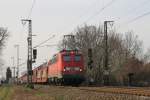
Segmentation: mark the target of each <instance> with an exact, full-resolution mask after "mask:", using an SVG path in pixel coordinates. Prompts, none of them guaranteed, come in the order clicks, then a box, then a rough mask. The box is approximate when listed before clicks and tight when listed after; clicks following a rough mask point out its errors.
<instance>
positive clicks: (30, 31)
mask: <svg viewBox="0 0 150 100" xmlns="http://www.w3.org/2000/svg"><path fill="white" fill-rule="evenodd" d="M22 22H28V38H27V41H28V59H27V75H28V76H27V81H28V87H30V88H34V85H33V84H32V74H33V73H32V20H30V19H22Z"/></svg>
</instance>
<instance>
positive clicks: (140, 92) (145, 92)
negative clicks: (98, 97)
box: [79, 87, 150, 97]
mask: <svg viewBox="0 0 150 100" xmlns="http://www.w3.org/2000/svg"><path fill="white" fill-rule="evenodd" d="M79 89H80V90H84V91H91V92H99V93H113V94H126V95H136V96H146V97H150V89H146V88H125V87H123V88H121V87H120V88H118V87H116V88H115V87H80V88H79Z"/></svg>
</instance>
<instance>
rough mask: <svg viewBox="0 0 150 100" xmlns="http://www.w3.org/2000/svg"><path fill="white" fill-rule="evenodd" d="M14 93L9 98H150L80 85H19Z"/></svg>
mask: <svg viewBox="0 0 150 100" xmlns="http://www.w3.org/2000/svg"><path fill="white" fill-rule="evenodd" d="M14 93H15V94H14V95H13V97H12V98H11V99H9V100H150V98H149V97H143V96H135V95H124V94H111V93H98V92H91V91H85V90H81V89H79V88H78V87H53V86H45V87H39V86H38V87H36V89H34V90H32V89H28V88H25V87H22V86H17V87H14ZM0 100H1V99H0ZM7 100H8V99H7Z"/></svg>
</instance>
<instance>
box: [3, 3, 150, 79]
mask: <svg viewBox="0 0 150 100" xmlns="http://www.w3.org/2000/svg"><path fill="white" fill-rule="evenodd" d="M33 2H34V3H33ZM0 12H1V13H0V27H7V28H8V31H9V34H10V37H9V39H8V40H7V43H6V47H5V48H4V50H3V53H2V57H1V58H2V59H3V60H4V66H3V68H2V69H3V76H4V74H5V73H4V72H5V70H6V68H7V67H8V66H10V67H12V66H13V63H12V62H13V61H12V59H11V57H15V65H16V61H17V58H16V57H17V48H15V47H14V45H16V44H19V58H20V60H19V63H20V64H21V63H24V62H26V60H27V36H28V27H27V23H26V24H25V25H23V24H22V23H21V19H26V18H31V19H32V28H33V34H34V35H35V36H33V46H35V45H37V44H39V43H41V42H42V41H45V40H46V39H48V38H50V37H53V36H54V37H53V38H52V39H50V40H49V41H48V42H47V43H45V44H43V45H53V44H54V45H55V44H58V43H59V41H60V40H61V39H62V38H63V35H64V34H69V33H70V32H72V31H74V30H75V28H76V27H77V26H82V25H84V24H85V23H87V24H89V25H99V24H103V22H104V21H105V20H114V21H115V22H114V27H115V28H116V30H117V31H118V32H127V31H128V30H133V31H134V32H135V34H136V35H138V36H139V39H140V40H142V41H143V44H144V48H145V49H147V48H149V47H150V44H149V43H150V39H149V36H150V34H149V32H150V30H149V23H150V18H149V17H150V15H145V16H143V17H141V18H139V19H137V20H135V21H133V20H134V19H135V18H136V17H138V16H141V15H144V14H145V13H148V12H150V0H0ZM37 50H38V55H37V60H36V63H35V64H34V65H33V66H38V65H39V64H42V63H43V62H45V61H47V60H49V59H50V58H51V57H52V55H53V54H55V53H57V52H58V49H57V47H56V46H51V47H48V46H43V47H39V48H37ZM19 69H20V74H21V73H22V72H23V71H25V70H26V65H25V64H24V65H22V66H20V67H19Z"/></svg>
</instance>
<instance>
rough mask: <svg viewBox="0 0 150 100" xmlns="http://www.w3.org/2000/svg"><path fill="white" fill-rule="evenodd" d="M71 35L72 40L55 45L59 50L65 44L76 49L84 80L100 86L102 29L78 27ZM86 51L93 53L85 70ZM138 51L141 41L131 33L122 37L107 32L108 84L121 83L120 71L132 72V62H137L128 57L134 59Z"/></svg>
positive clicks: (101, 73) (121, 74) (102, 70)
mask: <svg viewBox="0 0 150 100" xmlns="http://www.w3.org/2000/svg"><path fill="white" fill-rule="evenodd" d="M71 34H73V35H74V36H75V40H70V39H68V40H65V41H62V42H61V44H60V45H59V48H63V47H64V45H67V46H68V47H69V48H71V49H72V48H74V47H75V48H76V49H78V50H80V51H81V52H82V53H83V56H84V62H85V67H86V75H85V76H86V77H87V79H88V78H89V77H93V78H94V79H95V82H96V83H98V84H100V83H102V82H103V72H104V54H105V51H104V50H105V49H104V45H105V44H104V32H103V26H99V27H96V26H92V25H91V26H88V25H85V26H84V27H78V28H77V29H76V31H75V32H73V33H71ZM89 48H92V52H93V58H92V59H93V61H94V63H93V68H92V69H89V68H88V49H89ZM141 51H142V42H141V41H140V40H139V39H138V37H137V36H136V35H134V34H133V32H127V33H126V34H125V35H123V34H119V33H117V32H115V31H111V32H109V33H108V59H109V62H108V64H109V65H108V66H109V69H110V74H111V76H112V81H114V80H113V79H115V81H118V82H120V83H121V84H123V77H124V76H123V75H124V74H123V72H124V71H125V70H126V71H127V73H128V72H130V71H133V70H134V68H135V67H132V66H133V65H134V64H135V65H137V64H136V62H137V61H138V60H136V59H134V60H132V58H133V57H135V58H137V57H138V55H139V53H140V52H141ZM139 62H140V61H139ZM139 62H138V63H139ZM129 63H130V64H129ZM131 63H132V64H131ZM128 65H130V66H128ZM131 65H132V66H131ZM139 66H140V65H138V67H139ZM130 67H132V68H130ZM127 69H128V70H127ZM135 69H136V68H135ZM129 70H130V71H129ZM136 70H137V69H136Z"/></svg>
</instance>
